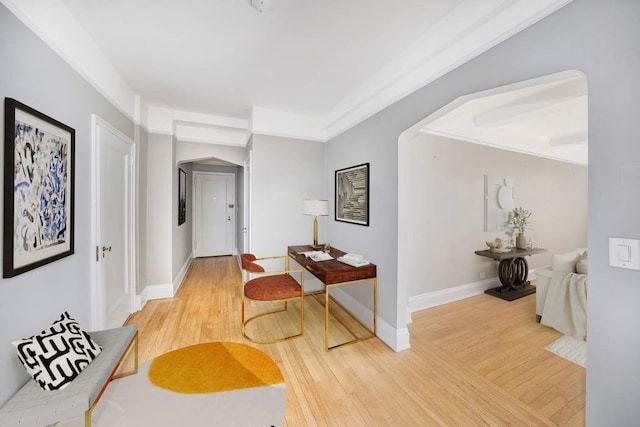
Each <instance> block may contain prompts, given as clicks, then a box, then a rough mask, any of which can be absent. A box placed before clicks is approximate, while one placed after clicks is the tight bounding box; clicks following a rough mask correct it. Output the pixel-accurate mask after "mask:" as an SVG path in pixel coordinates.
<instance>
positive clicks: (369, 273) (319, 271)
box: [287, 245, 378, 351]
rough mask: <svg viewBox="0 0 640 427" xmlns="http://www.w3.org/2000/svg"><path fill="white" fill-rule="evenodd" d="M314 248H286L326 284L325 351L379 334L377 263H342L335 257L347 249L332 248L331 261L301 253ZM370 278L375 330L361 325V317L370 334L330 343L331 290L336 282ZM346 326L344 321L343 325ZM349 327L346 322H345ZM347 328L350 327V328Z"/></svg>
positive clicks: (351, 281) (339, 283)
mask: <svg viewBox="0 0 640 427" xmlns="http://www.w3.org/2000/svg"><path fill="white" fill-rule="evenodd" d="M313 250H314V249H313V248H312V247H311V246H308V245H304V246H289V247H288V248H287V253H288V254H289V257H291V259H293V260H294V261H295V262H297V263H298V264H300V265H301V266H302V267H304V268H305V269H306V270H307V271H308V272H309V273H311V274H313V275H314V276H315V277H317V278H318V279H319V280H320V281H321V282H322V283H323V284H324V348H325V350H326V351H329V350H333V349H335V348H338V347H342V346H344V345H347V344H353V343H355V342H358V341H363V340H365V339H369V338H371V337H374V336H376V315H377V305H378V301H377V298H378V296H377V286H378V279H377V276H376V274H377V272H376V266H375V264H369V265H364V266H362V267H352V266H350V265H347V264H343V263H341V262H340V261H338V260H337V259H335V258H338V257H341V256H342V255H344V254H345V252H343V251H341V250H339V249H335V248H331V250H330V252H329V255H331V256H332V257H333V258H334V259H332V260H328V261H319V262H315V261H313V260H312V259H310V258H307V257H305V256H304V255H302V252H308V251H313ZM368 280H371V281H372V283H373V330H371V329H369V328H367V327H366V326H365V325H362V323H361V322H360V321H358V320H357V319H355V317H354V316H353V315H352V317H353V318H354V319H355V320H356V321H358V323H360V324H361V325H362V327H363V328H365V329H366V330H367V331H369V333H370V334H371V335H368V336H366V337H362V338H357V337H356V336H355V335H354V334H353V333H352V332H350V334H351V335H352V336H353V337H354V339H353V340H351V341H348V342H346V343H343V344H338V345H334V346H331V347H329V299H330V295H329V290H330V289H331V288H332V287H334V286H343V285H350V284H353V283H358V282H363V281H368ZM343 326H344V325H343ZM345 328H346V326H345ZM347 330H348V329H347Z"/></svg>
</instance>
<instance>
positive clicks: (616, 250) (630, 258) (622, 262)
mask: <svg viewBox="0 0 640 427" xmlns="http://www.w3.org/2000/svg"><path fill="white" fill-rule="evenodd" d="M609 265H610V266H611V267H619V268H629V269H631V270H640V240H637V239H624V238H618V237H609Z"/></svg>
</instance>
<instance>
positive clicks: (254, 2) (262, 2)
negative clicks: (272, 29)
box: [251, 0, 271, 12]
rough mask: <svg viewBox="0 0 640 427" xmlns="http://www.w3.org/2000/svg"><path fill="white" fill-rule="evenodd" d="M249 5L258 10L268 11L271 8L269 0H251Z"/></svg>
mask: <svg viewBox="0 0 640 427" xmlns="http://www.w3.org/2000/svg"><path fill="white" fill-rule="evenodd" d="M251 7H253V8H254V9H255V10H257V11H258V12H268V11H269V9H271V0H251Z"/></svg>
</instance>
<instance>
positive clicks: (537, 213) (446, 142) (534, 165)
mask: <svg viewBox="0 0 640 427" xmlns="http://www.w3.org/2000/svg"><path fill="white" fill-rule="evenodd" d="M410 144H411V147H410V152H411V157H410V160H409V167H408V168H407V169H406V173H407V174H408V175H409V179H410V181H411V182H414V183H415V187H416V189H418V190H416V191H413V192H412V196H413V197H411V199H410V201H409V203H410V205H409V206H406V208H407V209H406V210H407V215H405V216H403V217H402V218H406V220H407V221H409V223H410V224H414V226H413V227H412V230H413V232H412V239H411V241H410V245H411V246H410V248H409V251H408V253H409V254H410V255H409V257H410V259H409V265H410V266H411V270H410V275H409V292H408V294H409V297H412V296H417V295H421V294H425V293H428V292H433V291H438V290H441V289H446V288H451V287H455V286H460V285H464V284H467V283H472V282H477V281H480V280H482V279H485V278H491V277H495V278H496V280H495V282H496V283H497V276H498V273H497V264H496V263H495V262H494V261H493V260H490V259H488V258H484V257H479V256H477V255H475V254H474V251H476V250H478V249H486V246H485V243H484V242H486V241H488V240H494V239H495V238H496V237H499V238H502V239H506V236H505V234H504V232H496V231H494V232H485V231H484V175H490V176H499V177H508V178H513V179H515V190H514V195H515V205H516V206H522V207H524V208H525V209H529V210H530V211H531V212H532V213H533V215H532V220H533V224H531V226H530V228H531V229H530V230H527V231H526V233H525V234H526V236H527V237H531V238H533V239H534V240H535V241H536V242H537V243H538V245H539V246H540V247H543V248H546V249H548V252H547V253H544V254H540V255H536V256H532V257H528V259H527V261H528V264H529V268H536V267H540V266H544V265H549V264H551V255H552V254H553V253H563V252H568V251H570V250H575V248H578V247H586V246H587V208H588V203H587V194H588V192H587V167H586V166H580V165H575V164H571V163H566V162H559V161H555V160H550V159H546V158H542V157H534V156H529V155H526V154H520V153H514V152H512V151H507V150H500V149H497V148H492V147H486V146H483V145H478V144H472V143H469V142H463V141H459V140H455V139H450V138H445V137H442V136H435V135H429V134H424V133H419V134H418V135H417V136H416V137H415V138H413V139H412V140H411V141H410ZM425 242H427V243H428V242H437V244H434V245H430V244H425Z"/></svg>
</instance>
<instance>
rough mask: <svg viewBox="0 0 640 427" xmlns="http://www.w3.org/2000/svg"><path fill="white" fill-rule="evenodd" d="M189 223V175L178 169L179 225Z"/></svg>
mask: <svg viewBox="0 0 640 427" xmlns="http://www.w3.org/2000/svg"><path fill="white" fill-rule="evenodd" d="M186 221H187V173H186V172H185V171H183V170H182V169H180V168H178V225H182V224H184V223H185V222H186Z"/></svg>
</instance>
